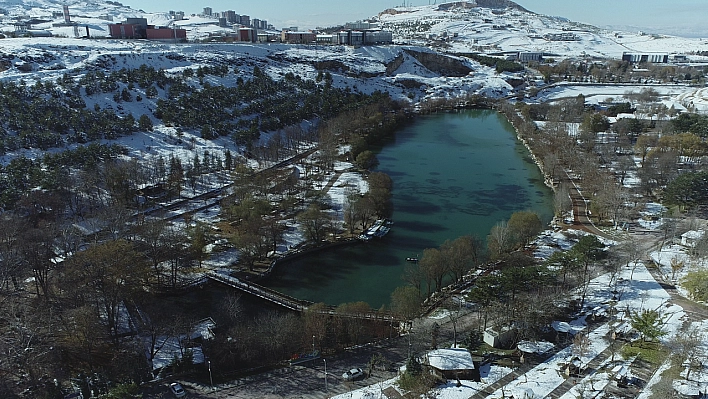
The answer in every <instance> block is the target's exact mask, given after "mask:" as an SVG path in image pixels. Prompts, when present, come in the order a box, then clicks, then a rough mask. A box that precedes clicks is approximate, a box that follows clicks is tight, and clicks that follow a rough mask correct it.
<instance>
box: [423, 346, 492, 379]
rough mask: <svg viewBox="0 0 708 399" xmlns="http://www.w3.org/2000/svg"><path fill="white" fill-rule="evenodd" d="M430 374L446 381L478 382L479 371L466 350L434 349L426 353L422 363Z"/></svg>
mask: <svg viewBox="0 0 708 399" xmlns="http://www.w3.org/2000/svg"><path fill="white" fill-rule="evenodd" d="M423 365H424V367H426V368H427V369H428V371H429V372H430V374H432V375H434V376H436V377H438V378H442V379H448V380H473V381H479V380H480V376H479V370H478V369H477V368H476V367H475V365H474V362H473V361H472V355H471V354H470V352H469V351H468V350H467V349H436V350H434V351H431V352H428V354H427V355H425V359H424V361H423Z"/></svg>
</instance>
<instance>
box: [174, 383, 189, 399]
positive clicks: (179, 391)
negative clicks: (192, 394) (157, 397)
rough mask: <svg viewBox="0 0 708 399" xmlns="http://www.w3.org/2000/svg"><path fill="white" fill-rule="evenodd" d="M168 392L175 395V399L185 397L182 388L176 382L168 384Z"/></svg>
mask: <svg viewBox="0 0 708 399" xmlns="http://www.w3.org/2000/svg"><path fill="white" fill-rule="evenodd" d="M170 392H172V394H173V395H175V398H183V397H185V396H187V392H185V390H184V388H182V385H180V384H178V383H176V382H173V383H172V384H170Z"/></svg>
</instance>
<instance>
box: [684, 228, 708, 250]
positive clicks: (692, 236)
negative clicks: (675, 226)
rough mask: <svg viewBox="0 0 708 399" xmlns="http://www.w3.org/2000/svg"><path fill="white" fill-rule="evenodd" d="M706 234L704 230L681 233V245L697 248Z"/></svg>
mask: <svg viewBox="0 0 708 399" xmlns="http://www.w3.org/2000/svg"><path fill="white" fill-rule="evenodd" d="M705 234H706V232H705V231H704V230H689V231H687V232H685V233H683V234H681V245H683V246H684V247H689V248H695V247H696V245H697V244H698V242H699V241H701V240H702V239H703V236H704V235H705Z"/></svg>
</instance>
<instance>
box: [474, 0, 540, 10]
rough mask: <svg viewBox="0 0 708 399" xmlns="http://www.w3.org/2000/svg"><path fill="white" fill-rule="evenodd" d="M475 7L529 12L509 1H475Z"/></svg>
mask: <svg viewBox="0 0 708 399" xmlns="http://www.w3.org/2000/svg"><path fill="white" fill-rule="evenodd" d="M477 5H478V6H479V7H485V8H513V9H515V10H519V11H525V12H530V11H529V10H527V9H525V8H524V7H521V6H520V5H518V4H516V3H514V2H513V1H511V0H477Z"/></svg>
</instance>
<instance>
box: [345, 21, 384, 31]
mask: <svg viewBox="0 0 708 399" xmlns="http://www.w3.org/2000/svg"><path fill="white" fill-rule="evenodd" d="M344 29H345V30H368V29H379V24H378V22H368V21H356V22H347V23H346V24H344Z"/></svg>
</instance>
